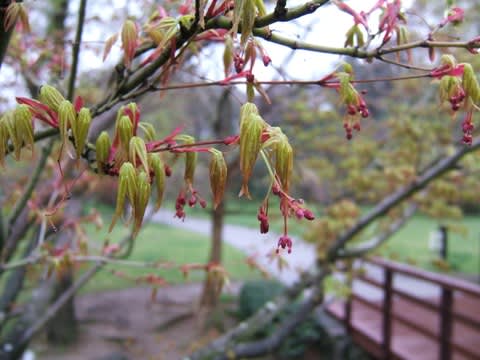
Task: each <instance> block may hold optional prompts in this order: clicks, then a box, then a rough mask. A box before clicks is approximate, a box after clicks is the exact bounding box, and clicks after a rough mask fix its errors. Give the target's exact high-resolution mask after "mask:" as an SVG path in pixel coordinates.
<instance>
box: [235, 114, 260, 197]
mask: <svg viewBox="0 0 480 360" xmlns="http://www.w3.org/2000/svg"><path fill="white" fill-rule="evenodd" d="M264 127H265V121H263V119H262V118H261V116H260V115H256V114H250V116H249V117H248V118H246V119H245V120H244V122H243V124H242V127H241V129H240V171H241V172H242V176H243V181H242V189H241V190H240V194H239V196H242V195H246V196H247V197H248V198H250V193H249V191H248V179H249V178H250V176H251V174H252V171H253V167H254V165H255V162H256V160H257V157H258V153H259V152H260V148H261V146H262V142H261V136H262V131H263V129H264Z"/></svg>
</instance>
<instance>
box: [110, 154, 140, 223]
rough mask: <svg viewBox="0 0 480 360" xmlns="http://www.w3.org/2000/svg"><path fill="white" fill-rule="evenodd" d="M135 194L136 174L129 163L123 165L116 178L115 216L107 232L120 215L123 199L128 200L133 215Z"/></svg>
mask: <svg viewBox="0 0 480 360" xmlns="http://www.w3.org/2000/svg"><path fill="white" fill-rule="evenodd" d="M136 193H137V173H136V171H135V168H134V167H133V165H132V164H131V163H129V162H125V163H123V165H122V167H121V168H120V173H119V176H118V192H117V203H116V207H115V214H114V215H113V219H112V223H111V224H110V228H109V229H108V232H111V231H112V229H113V227H114V226H115V223H116V222H117V219H118V218H119V217H120V216H121V215H122V213H123V208H124V206H125V198H128V201H129V202H130V205H131V206H132V207H133V212H134V213H135V198H136Z"/></svg>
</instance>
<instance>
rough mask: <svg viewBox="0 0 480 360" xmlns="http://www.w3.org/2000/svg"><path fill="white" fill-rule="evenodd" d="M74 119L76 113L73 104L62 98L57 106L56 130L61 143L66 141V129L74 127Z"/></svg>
mask: <svg viewBox="0 0 480 360" xmlns="http://www.w3.org/2000/svg"><path fill="white" fill-rule="evenodd" d="M76 119H77V113H76V112H75V108H74V107H73V104H72V103H71V102H70V101H68V100H63V101H62V102H61V103H60V104H59V106H58V130H59V131H60V138H61V139H62V142H63V143H65V142H66V141H67V138H68V129H70V128H72V127H74V124H75V122H76ZM74 137H75V133H74Z"/></svg>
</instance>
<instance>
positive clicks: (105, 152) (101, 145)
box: [95, 131, 112, 173]
mask: <svg viewBox="0 0 480 360" xmlns="http://www.w3.org/2000/svg"><path fill="white" fill-rule="evenodd" d="M111 146H112V143H111V141H110V136H109V135H108V133H107V132H106V131H102V133H101V134H100V136H99V137H98V138H97V141H96V143H95V152H96V155H97V168H98V172H99V173H103V169H104V167H105V164H106V163H107V162H108V157H109V155H110V147H111Z"/></svg>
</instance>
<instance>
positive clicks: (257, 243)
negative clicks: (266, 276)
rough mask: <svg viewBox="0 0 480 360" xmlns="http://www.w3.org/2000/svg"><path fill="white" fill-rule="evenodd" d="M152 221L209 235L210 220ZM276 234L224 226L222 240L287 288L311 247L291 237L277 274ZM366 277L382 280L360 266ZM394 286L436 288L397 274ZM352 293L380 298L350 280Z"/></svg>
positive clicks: (428, 292) (167, 214)
mask: <svg viewBox="0 0 480 360" xmlns="http://www.w3.org/2000/svg"><path fill="white" fill-rule="evenodd" d="M152 220H153V221H155V222H159V223H163V224H168V225H170V226H174V227H177V228H182V229H186V230H190V231H193V232H196V233H199V234H202V235H207V236H210V235H211V225H210V221H209V220H207V219H199V218H192V217H188V216H187V218H186V219H185V221H181V220H179V219H178V218H174V217H173V214H172V212H171V211H168V210H160V211H159V212H157V213H156V214H154V215H153V218H152ZM278 238H279V235H278V234H273V233H268V234H266V235H262V234H260V232H259V230H258V229H257V228H255V229H250V228H246V227H244V226H238V225H229V224H227V225H225V226H224V229H223V240H224V241H225V242H226V243H228V244H230V245H232V246H233V247H235V248H237V249H239V250H241V251H243V252H245V253H246V254H247V255H252V254H256V255H258V256H257V261H258V263H259V264H260V265H261V266H263V267H264V269H265V270H267V271H268V272H269V273H270V274H271V275H272V276H274V277H276V278H277V279H278V280H280V281H281V282H282V283H284V284H286V285H290V284H292V283H294V282H295V281H296V280H297V279H298V278H299V274H300V272H301V271H307V270H309V269H311V268H312V267H313V266H314V264H315V247H314V245H312V244H309V243H306V242H305V241H303V240H302V239H298V238H293V248H292V253H291V254H288V253H287V252H286V251H284V252H283V253H282V254H283V256H284V258H285V260H287V261H288V264H289V268H288V269H283V270H282V271H279V269H278V266H277V262H275V261H271V260H270V258H269V257H268V256H267V255H268V254H270V253H271V252H272V251H274V250H275V249H276V246H277V241H278ZM364 266H365V270H366V271H367V272H368V275H369V276H371V277H373V278H375V279H377V280H381V281H383V272H382V271H381V269H380V268H378V267H376V266H374V265H364ZM393 281H394V286H395V287H396V288H398V289H400V290H405V291H407V292H409V293H411V294H414V295H416V296H418V297H437V296H438V295H439V291H440V289H439V288H438V287H437V286H434V285H431V284H429V283H427V282H424V281H420V280H414V279H411V278H409V277H406V276H402V275H400V274H397V275H395V277H394V280H393ZM353 287H354V291H355V292H356V293H359V294H361V295H363V296H364V297H366V298H368V299H370V300H380V299H381V298H382V293H381V290H380V289H378V288H376V287H374V286H372V285H368V284H365V283H363V282H359V281H354V283H353Z"/></svg>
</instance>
